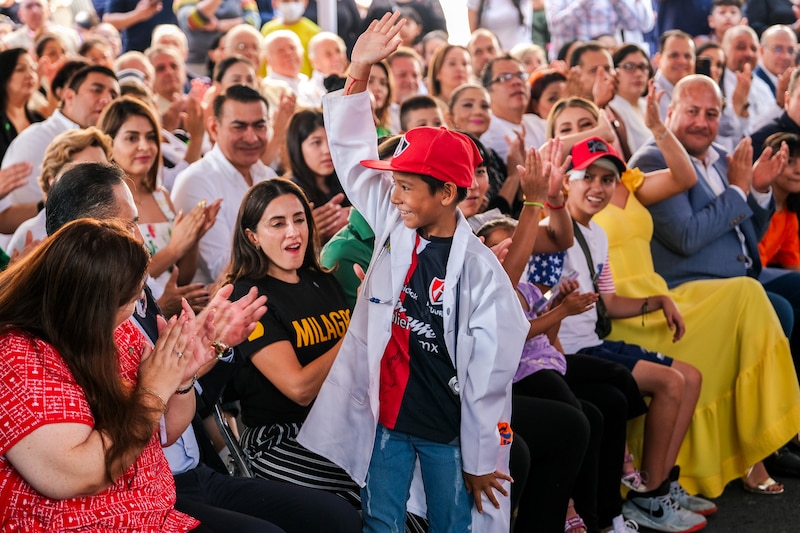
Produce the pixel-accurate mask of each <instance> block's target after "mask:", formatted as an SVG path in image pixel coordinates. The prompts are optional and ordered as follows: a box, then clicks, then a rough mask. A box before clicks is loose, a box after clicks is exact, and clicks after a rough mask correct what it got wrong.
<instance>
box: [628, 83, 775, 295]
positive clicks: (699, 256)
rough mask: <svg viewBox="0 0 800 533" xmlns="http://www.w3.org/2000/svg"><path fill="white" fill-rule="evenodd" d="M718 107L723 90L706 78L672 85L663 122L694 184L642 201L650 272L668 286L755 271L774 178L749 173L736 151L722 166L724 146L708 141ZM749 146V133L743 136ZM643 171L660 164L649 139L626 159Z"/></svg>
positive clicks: (714, 132)
mask: <svg viewBox="0 0 800 533" xmlns="http://www.w3.org/2000/svg"><path fill="white" fill-rule="evenodd" d="M721 113H722V95H721V93H720V91H719V88H718V87H717V85H716V84H715V83H714V82H713V81H712V80H711V79H710V78H708V77H705V76H697V75H692V76H687V77H685V78H683V79H681V80H680V81H679V82H678V84H677V85H676V86H675V90H674V92H673V95H672V102H671V104H670V108H669V111H668V112H667V127H668V128H669V129H670V130H671V131H672V132H673V133H674V134H675V136H676V137H677V138H678V140H680V141H681V144H683V145H684V146H685V147H686V151H687V152H688V153H689V155H690V156H691V157H692V162H693V164H694V167H695V171H696V172H697V178H698V180H697V184H696V185H695V186H694V187H692V188H691V189H689V190H688V191H686V192H685V193H683V194H679V195H677V196H673V197H672V198H669V199H667V200H664V201H662V202H658V203H656V204H653V205H651V206H650V207H649V209H650V213H651V215H652V216H653V223H654V226H655V233H654V236H655V239H654V240H653V241H652V244H651V246H652V251H653V260H654V261H655V265H656V270H658V272H659V273H660V274H661V275H662V276H663V277H664V278H665V279H666V280H667V283H669V285H670V286H671V287H674V286H676V285H680V284H681V283H684V282H686V281H691V280H696V279H710V278H729V277H733V276H745V275H749V276H753V277H758V273H759V272H760V271H761V262H760V260H759V255H758V243H759V241H760V240H761V237H762V236H763V235H764V232H765V231H766V230H767V227H768V226H769V220H770V217H771V216H772V213H773V212H774V211H775V201H774V199H773V198H772V193H771V191H770V184H771V182H772V180H773V179H774V176H764V175H763V172H762V173H759V174H758V175H757V176H754V175H753V168H752V167H751V162H752V159H750V160H749V161H746V160H744V158H743V157H741V155H742V154H741V152H739V154H740V157H739V158H736V157H734V159H733V164H732V165H729V163H728V158H727V154H726V152H725V150H724V149H723V148H722V147H721V146H718V145H714V144H712V143H713V141H714V138H715V137H716V135H717V128H718V126H719V119H720V116H721ZM744 144H746V145H747V146H746V147H743V148H741V149H740V150H744V149H747V148H749V139H747V140H745V141H744ZM630 164H631V166H635V167H639V168H640V169H641V170H642V171H644V172H649V171H652V170H660V169H664V168H666V167H667V165H666V163H665V161H664V156H663V155H662V154H661V152H660V150H659V149H658V147H657V146H656V144H655V142H651V143H649V144H647V145H645V146H643V147H642V148H641V149H640V150H639V151H638V152H637V153H636V154H634V156H633V157H632V158H631V161H630Z"/></svg>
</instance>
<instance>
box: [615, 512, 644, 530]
mask: <svg viewBox="0 0 800 533" xmlns="http://www.w3.org/2000/svg"><path fill="white" fill-rule="evenodd" d="M611 525H612V526H614V530H613V533H638V531H639V524H637V523H636V522H634V521H633V520H625V518H624V517H623V516H622V515H619V516H615V517H614V518H613V520H611Z"/></svg>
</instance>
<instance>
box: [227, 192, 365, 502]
mask: <svg viewBox="0 0 800 533" xmlns="http://www.w3.org/2000/svg"><path fill="white" fill-rule="evenodd" d="M318 251H319V241H318V238H317V233H316V228H315V226H314V223H313V219H312V217H311V207H310V206H309V203H308V200H307V199H306V196H305V195H304V194H303V192H302V191H301V190H300V188H299V187H298V186H297V185H295V184H294V183H292V182H291V181H288V180H284V179H273V180H269V181H265V182H262V183H259V184H257V185H255V186H254V187H253V188H251V189H250V191H249V192H248V193H247V196H246V197H245V199H244V200H243V202H242V205H241V208H240V209H239V216H238V219H237V223H236V230H235V233H234V242H233V252H232V259H231V269H230V274H229V277H228V281H229V282H231V283H233V284H234V292H233V294H232V295H231V298H232V299H236V298H238V297H239V295H242V294H246V293H247V292H248V291H249V290H250V288H251V287H254V286H255V287H257V288H258V291H259V294H260V295H261V294H265V295H267V297H268V301H269V306H268V310H267V313H266V314H265V315H264V316H263V317H262V319H261V320H260V322H259V323H258V325H257V326H256V329H255V331H253V333H252V334H251V335H250V337H249V338H248V339H247V340H246V341H245V342H243V343H242V344H240V345H239V346H238V349H239V353H240V354H241V355H242V356H244V358H245V362H244V363H243V364H242V365H241V366H240V368H239V369H238V370H237V372H236V375H235V376H234V383H235V387H236V392H237V393H238V395H239V400H240V402H241V408H242V421H243V422H244V424H245V425H246V426H247V428H246V429H245V430H244V432H243V433H242V446H243V447H244V449H245V451H246V452H247V455H248V458H249V460H250V466H251V468H252V469H253V471H254V472H255V474H256V475H258V476H260V477H264V478H267V479H276V480H281V481H288V482H291V483H295V484H298V485H303V486H306V487H313V488H318V489H323V490H328V491H333V492H337V493H340V494H342V495H343V496H345V497H346V498H347V499H348V500H350V501H351V502H353V503H354V504H359V503H360V498H359V489H358V486H357V485H356V484H355V483H354V482H353V481H352V480H351V479H350V477H349V476H348V475H347V474H346V473H345V472H344V471H343V470H341V469H340V468H339V467H337V466H336V465H334V464H332V463H330V462H329V461H328V460H327V459H324V458H322V457H320V456H318V455H316V454H313V453H312V452H310V451H308V450H306V449H305V448H303V447H302V446H301V445H300V444H298V443H297V441H296V437H297V433H298V432H299V431H300V427H301V426H302V424H303V421H304V420H305V418H306V415H307V414H308V411H309V409H310V407H311V403H312V402H313V401H314V399H315V398H316V396H317V393H318V392H319V389H320V387H321V386H322V382H323V381H324V380H325V377H326V376H327V374H328V370H329V369H330V367H331V364H333V361H334V359H335V358H336V355H337V353H338V352H339V348H340V346H341V343H342V338H343V337H344V334H345V332H346V331H347V326H348V325H349V323H350V309H349V307H348V305H347V303H346V301H345V299H344V294H343V292H342V290H341V288H340V287H339V284H338V283H337V281H336V279H335V278H334V277H333V276H332V275H331V274H329V273H328V272H326V271H325V270H324V269H323V268H322V267H321V266H320V264H319V261H318Z"/></svg>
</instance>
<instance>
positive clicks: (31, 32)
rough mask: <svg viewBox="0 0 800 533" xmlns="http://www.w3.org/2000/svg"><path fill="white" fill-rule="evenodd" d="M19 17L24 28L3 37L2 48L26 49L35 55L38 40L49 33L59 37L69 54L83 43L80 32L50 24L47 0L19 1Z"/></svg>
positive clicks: (0, 42) (0, 41)
mask: <svg viewBox="0 0 800 533" xmlns="http://www.w3.org/2000/svg"><path fill="white" fill-rule="evenodd" d="M17 16H18V17H19V20H20V22H22V26H21V27H20V28H19V29H17V30H15V31H13V32H11V33H9V34H8V35H5V36H3V38H2V40H0V48H2V49H8V48H24V49H26V50H28V51H29V52H30V53H31V54H33V53H34V52H35V49H34V46H35V40H36V38H37V37H38V36H39V35H41V34H42V33H44V32H47V33H53V34H55V35H57V36H58V37H59V38H60V39H61V42H62V43H63V44H64V46H65V48H66V50H67V52H68V53H70V52H71V53H76V52H77V51H78V46H79V44H80V42H81V40H80V37H79V36H78V32H76V31H75V30H73V29H72V28H67V27H66V26H61V25H58V24H53V23H51V22H50V6H49V4H48V1H47V0H19V10H18V11H17Z"/></svg>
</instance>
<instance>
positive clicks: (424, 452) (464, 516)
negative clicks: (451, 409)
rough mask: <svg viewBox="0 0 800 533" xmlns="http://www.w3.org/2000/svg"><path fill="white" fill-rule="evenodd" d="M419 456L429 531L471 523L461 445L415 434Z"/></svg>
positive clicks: (453, 531) (456, 531)
mask: <svg viewBox="0 0 800 533" xmlns="http://www.w3.org/2000/svg"><path fill="white" fill-rule="evenodd" d="M412 439H413V442H414V448H415V450H416V452H417V455H418V456H419V463H420V469H421V470H422V483H423V485H424V486H425V501H426V502H427V505H428V523H429V528H428V533H462V532H466V531H469V529H470V525H471V524H472V496H471V495H470V494H468V493H467V487H466V485H465V484H464V476H463V474H462V464H461V448H460V447H459V446H458V445H452V444H440V443H438V442H432V441H429V440H426V439H421V438H418V437H412Z"/></svg>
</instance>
